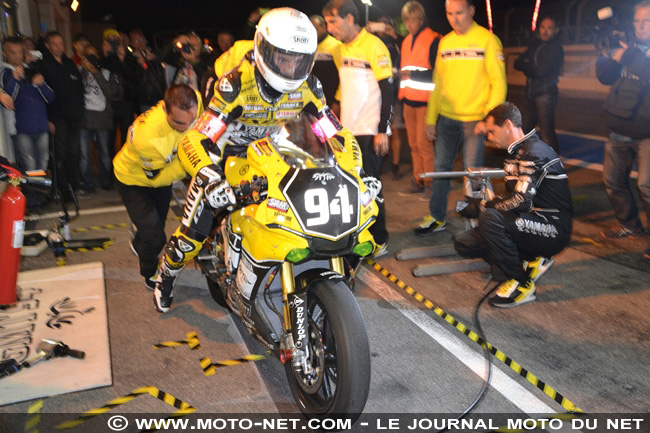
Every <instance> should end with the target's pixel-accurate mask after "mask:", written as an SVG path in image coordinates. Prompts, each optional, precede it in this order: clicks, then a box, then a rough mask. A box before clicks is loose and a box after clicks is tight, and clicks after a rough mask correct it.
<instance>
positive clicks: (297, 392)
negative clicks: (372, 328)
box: [285, 280, 370, 422]
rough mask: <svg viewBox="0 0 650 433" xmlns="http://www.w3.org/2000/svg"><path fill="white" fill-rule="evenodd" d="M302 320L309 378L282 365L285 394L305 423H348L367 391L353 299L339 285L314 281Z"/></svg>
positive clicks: (366, 358) (365, 355) (363, 343)
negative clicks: (286, 382) (304, 321)
mask: <svg viewBox="0 0 650 433" xmlns="http://www.w3.org/2000/svg"><path fill="white" fill-rule="evenodd" d="M307 316H308V321H309V331H308V332H309V358H308V363H309V364H310V365H311V367H312V368H314V369H315V373H314V374H313V375H311V376H307V375H305V374H304V371H303V368H302V367H299V368H298V369H294V367H293V365H292V364H291V363H290V362H289V363H287V364H285V370H286V373H287V378H288V380H289V386H290V387H291V392H292V394H293V396H294V398H295V400H296V402H297V403H298V406H299V407H300V410H301V411H302V412H303V413H304V414H305V415H307V416H308V417H310V416H311V417H314V416H315V417H319V418H321V417H323V418H326V417H339V418H347V419H351V420H352V422H354V421H356V419H357V418H358V417H359V415H360V414H361V412H362V411H363V408H364V406H365V405H366V400H367V398H368V389H369V387H370V349H369V347H368V334H367V333H366V327H365V324H364V322H363V317H362V316H361V311H360V310H359V306H358V305H357V302H356V299H354V295H353V294H352V292H351V291H350V288H349V287H348V285H347V284H346V283H345V282H343V281H340V280H339V281H332V280H324V281H317V282H315V283H313V284H312V285H311V286H310V287H309V289H308V291H307Z"/></svg>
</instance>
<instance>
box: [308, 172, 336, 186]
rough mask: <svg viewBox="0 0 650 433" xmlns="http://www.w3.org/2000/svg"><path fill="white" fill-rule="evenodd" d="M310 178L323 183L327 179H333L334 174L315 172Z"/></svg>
mask: <svg viewBox="0 0 650 433" xmlns="http://www.w3.org/2000/svg"><path fill="white" fill-rule="evenodd" d="M311 178H312V179H314V180H315V181H317V182H320V183H322V184H323V185H325V184H326V183H327V182H328V181H330V180H332V179H334V175H332V174H330V173H315V174H314V175H313V176H312V177H311Z"/></svg>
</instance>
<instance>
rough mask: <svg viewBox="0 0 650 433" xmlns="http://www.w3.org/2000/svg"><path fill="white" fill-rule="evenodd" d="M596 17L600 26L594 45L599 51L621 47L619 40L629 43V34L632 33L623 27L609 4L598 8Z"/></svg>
mask: <svg viewBox="0 0 650 433" xmlns="http://www.w3.org/2000/svg"><path fill="white" fill-rule="evenodd" d="M598 19H599V20H600V21H601V22H602V26H598V28H597V31H596V37H595V39H594V46H595V47H596V49H597V50H598V51H599V52H603V51H610V50H614V49H616V48H621V42H623V43H625V44H627V45H629V44H630V40H629V35H630V34H632V35H633V34H634V33H633V32H629V31H627V29H625V27H624V26H623V24H622V21H621V20H620V19H619V17H618V15H617V14H615V13H614V10H613V9H612V8H611V7H610V6H607V7H605V8H602V9H599V10H598Z"/></svg>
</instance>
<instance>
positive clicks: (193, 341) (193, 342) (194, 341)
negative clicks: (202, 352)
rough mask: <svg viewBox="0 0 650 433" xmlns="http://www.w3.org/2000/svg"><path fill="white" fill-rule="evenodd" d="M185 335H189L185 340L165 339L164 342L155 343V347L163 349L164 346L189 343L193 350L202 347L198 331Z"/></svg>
mask: <svg viewBox="0 0 650 433" xmlns="http://www.w3.org/2000/svg"><path fill="white" fill-rule="evenodd" d="M185 336H186V337H187V338H186V339H185V340H180V341H163V342H162V343H158V344H154V345H153V347H154V349H162V348H164V347H178V346H183V345H185V344H187V345H188V346H190V349H191V350H199V349H200V348H201V344H200V343H199V338H198V337H197V335H196V332H188V333H187V334H185Z"/></svg>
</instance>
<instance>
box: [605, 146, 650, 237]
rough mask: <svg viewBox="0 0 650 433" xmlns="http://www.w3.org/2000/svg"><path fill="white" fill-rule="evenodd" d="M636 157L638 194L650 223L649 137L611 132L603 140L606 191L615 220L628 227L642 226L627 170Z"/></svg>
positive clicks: (636, 227)
mask: <svg viewBox="0 0 650 433" xmlns="http://www.w3.org/2000/svg"><path fill="white" fill-rule="evenodd" d="M635 159H636V162H637V166H638V170H639V179H638V182H637V185H638V187H639V195H640V196H641V203H643V208H644V209H645V215H646V218H647V219H648V220H647V223H648V224H649V225H650V138H644V139H641V140H634V139H631V138H627V137H623V136H620V135H617V134H614V133H612V135H611V136H610V139H609V140H608V141H607V143H605V158H604V173H603V174H604V183H605V192H606V193H607V197H608V198H609V201H610V203H612V207H614V214H615V215H616V219H617V220H618V223H619V224H620V225H621V227H624V228H626V229H629V230H638V229H640V228H642V227H643V223H642V222H641V220H640V218H639V209H638V207H637V204H636V200H635V198H634V195H632V188H631V187H630V171H631V170H632V164H633V163H634V160H635Z"/></svg>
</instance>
